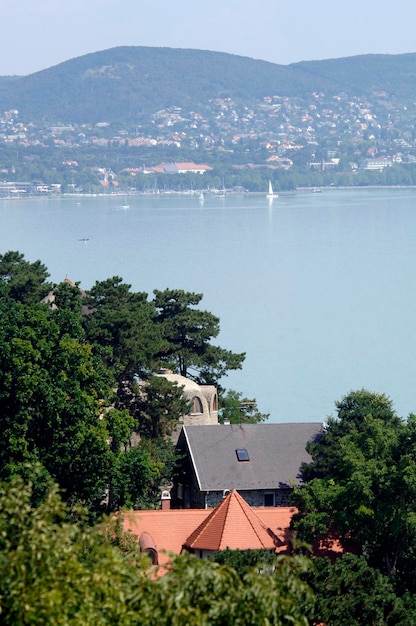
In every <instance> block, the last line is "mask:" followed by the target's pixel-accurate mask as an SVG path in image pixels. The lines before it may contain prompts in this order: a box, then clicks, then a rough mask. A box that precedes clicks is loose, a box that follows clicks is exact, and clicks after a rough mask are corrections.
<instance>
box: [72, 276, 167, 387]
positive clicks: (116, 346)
mask: <svg viewBox="0 0 416 626" xmlns="http://www.w3.org/2000/svg"><path fill="white" fill-rule="evenodd" d="M130 287H131V286H130V285H128V284H126V283H123V282H122V278H120V277H119V276H113V277H112V278H108V279H107V280H104V281H97V282H96V283H95V285H94V286H93V287H92V289H91V290H90V291H89V292H88V297H87V298H86V300H85V304H86V306H88V307H89V314H88V315H85V316H84V317H83V326H84V328H85V332H86V337H87V339H88V341H89V342H90V343H92V344H95V345H96V346H98V347H99V348H100V354H101V355H102V358H103V360H104V362H105V363H106V365H107V367H109V368H110V369H111V370H112V372H113V374H114V376H115V377H116V378H117V379H118V380H119V381H122V380H127V381H131V380H132V379H133V378H134V376H135V375H137V374H140V373H142V372H148V371H149V370H152V369H153V367H154V363H153V358H154V355H155V353H156V352H157V350H158V349H159V348H160V344H161V339H160V336H159V334H158V328H157V326H156V325H155V324H154V317H155V309H154V306H153V305H152V304H151V303H149V302H148V301H147V294H145V293H141V292H137V293H135V292H132V291H131V290H130Z"/></svg>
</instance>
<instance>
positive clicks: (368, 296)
mask: <svg viewBox="0 0 416 626" xmlns="http://www.w3.org/2000/svg"><path fill="white" fill-rule="evenodd" d="M124 204H128V205H129V206H128V208H122V205H124ZM84 237H85V238H88V241H86V242H84V241H80V239H81V238H84ZM7 250H19V251H20V252H23V253H24V255H25V257H26V259H28V260H30V261H34V260H35V259H38V258H39V259H41V261H42V262H43V263H45V265H46V266H47V267H48V269H49V272H50V274H51V279H52V280H53V281H55V282H59V281H61V280H62V279H64V278H65V277H66V276H68V277H69V278H71V279H72V280H76V281H80V282H81V286H82V287H84V288H86V289H88V288H89V287H91V286H92V285H93V283H94V282H95V280H102V279H105V278H108V277H110V276H114V275H118V276H121V277H122V278H123V279H124V280H125V281H126V282H128V283H130V284H131V285H132V287H133V289H134V290H136V291H146V292H147V293H149V295H151V294H152V292H153V289H165V288H179V289H185V290H188V291H196V292H199V293H203V294H204V298H203V300H202V303H201V306H202V307H203V308H205V309H207V310H209V311H211V312H212V313H215V314H216V315H218V316H219V317H220V320H221V335H220V337H219V338H218V344H219V345H221V346H222V347H225V348H228V349H231V350H233V351H236V352H240V351H245V352H246V353H247V357H246V361H245V364H244V369H243V370H242V371H239V372H235V373H231V374H230V375H229V376H228V378H226V379H225V380H224V384H225V386H226V387H227V388H231V389H236V390H238V391H242V392H243V393H244V395H246V396H248V397H255V398H256V399H257V401H258V405H259V408H260V410H261V411H263V412H266V413H270V421H273V422H291V421H320V420H324V419H325V418H326V417H327V416H328V415H329V414H333V413H334V402H335V401H336V400H339V399H341V397H342V396H343V395H345V394H346V393H348V392H349V391H350V390H351V389H360V388H362V387H365V388H367V389H369V390H372V391H377V392H384V393H386V394H387V395H389V396H390V397H391V399H392V400H393V403H394V406H395V408H396V410H397V412H398V413H399V415H401V416H403V417H406V416H407V415H408V414H409V413H410V412H412V411H415V412H416V385H415V382H416V285H415V282H416V272H415V270H416V190H414V189H387V190H386V189H382V190H381V189H374V190H359V191H357V190H345V191H340V190H328V191H323V192H322V193H318V194H313V193H307V192H305V193H297V194H293V195H282V196H280V197H279V198H278V199H276V200H274V201H273V204H272V205H269V203H268V201H267V199H266V198H265V196H263V197H262V196H251V197H248V196H229V197H227V198H226V199H223V200H220V199H216V198H206V200H205V202H204V204H203V205H201V204H200V203H199V201H198V198H197V197H193V196H181V197H178V196H175V197H137V198H136V197H130V198H127V199H126V198H119V197H109V198H101V197H86V198H82V197H81V198H80V197H65V198H60V199H28V200H18V201H17V200H14V201H12V200H10V201H8V200H2V201H0V252H5V251H7Z"/></svg>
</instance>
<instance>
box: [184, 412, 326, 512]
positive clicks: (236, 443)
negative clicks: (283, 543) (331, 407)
mask: <svg viewBox="0 0 416 626" xmlns="http://www.w3.org/2000/svg"><path fill="white" fill-rule="evenodd" d="M321 434H322V424H321V423H315V422H308V423H287V424H218V425H207V426H203V425H199V426H192V425H185V426H183V428H182V430H181V433H180V435H179V439H178V443H177V449H178V451H179V452H180V454H181V456H182V458H183V462H182V467H181V469H180V471H179V473H178V477H177V479H176V480H175V483H174V487H173V490H172V501H173V507H174V508H181V507H182V508H187V507H191V508H208V507H212V506H215V505H216V504H218V502H220V501H221V500H222V498H223V495H224V494H226V493H228V491H231V490H233V489H236V490H237V491H238V492H239V493H240V495H241V496H242V497H243V498H244V499H245V500H246V502H247V503H248V504H250V505H251V506H265V507H281V506H288V505H289V504H290V494H291V492H292V488H293V486H294V485H299V484H301V483H302V476H301V473H300V468H301V465H302V463H308V462H310V461H311V457H310V455H309V454H308V453H307V452H306V444H307V443H308V442H309V441H313V440H316V439H317V438H319V437H320V436H321Z"/></svg>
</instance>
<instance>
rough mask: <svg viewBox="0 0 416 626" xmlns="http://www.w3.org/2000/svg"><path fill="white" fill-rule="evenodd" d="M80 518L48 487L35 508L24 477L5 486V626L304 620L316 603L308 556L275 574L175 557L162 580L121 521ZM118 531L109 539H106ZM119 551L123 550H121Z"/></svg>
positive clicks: (1, 571)
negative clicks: (307, 578)
mask: <svg viewBox="0 0 416 626" xmlns="http://www.w3.org/2000/svg"><path fill="white" fill-rule="evenodd" d="M78 515H79V521H78V522H76V523H74V521H73V519H71V517H70V515H69V511H68V509H67V508H66V507H65V506H64V504H63V503H62V500H61V499H60V498H59V496H58V495H57V493H56V490H55V488H54V487H53V486H50V489H49V493H48V495H47V497H46V499H44V501H43V502H42V503H41V504H40V505H39V506H38V507H37V508H35V507H34V506H33V490H32V486H31V485H30V484H25V483H24V482H23V481H22V480H21V479H13V480H12V481H11V483H9V484H0V620H1V623H2V624H5V625H6V626H34V625H36V624H39V625H42V626H43V625H44V624H55V625H56V626H70V625H74V626H79V625H80V624H102V625H103V626H105V625H106V624H108V625H110V624H111V626H114V625H119V626H122V625H125V626H132V625H135V624H137V625H139V624H141V625H142V624H146V625H149V626H153V625H154V626H156V625H157V626H164V625H166V626H171V625H176V626H181V625H183V626H185V625H188V624H192V625H195V626H208V624H214V623H215V624H218V625H224V626H226V625H228V624H229V625H230V626H231V625H232V626H235V625H239V624H240V625H242V626H243V625H247V626H249V625H253V626H254V625H255V626H257V625H258V624H271V625H272V624H274V625H276V626H278V625H282V626H283V625H285V624H287V625H289V624H290V625H295V626H306V625H307V623H308V622H307V619H306V617H305V611H307V610H308V608H310V607H311V605H312V594H311V592H310V590H309V587H308V586H307V584H306V583H305V582H303V581H302V580H301V578H300V576H301V574H302V573H303V572H304V571H305V569H306V565H305V561H304V559H302V558H299V557H294V558H290V557H287V558H284V559H277V560H276V561H275V569H274V571H273V572H269V573H266V572H259V571H258V570H256V569H255V568H254V569H253V568H251V569H249V570H248V571H247V572H246V573H245V574H244V575H243V576H242V577H240V576H238V575H237V573H236V572H235V570H233V568H232V567H228V566H225V565H219V564H218V563H214V562H212V561H202V560H198V559H196V558H195V557H192V556H186V555H183V556H181V557H177V558H176V559H175V560H174V561H173V563H172V566H171V568H170V570H169V571H168V572H167V573H166V574H165V575H164V576H163V577H162V578H159V579H155V578H154V577H152V576H151V573H150V572H149V569H148V567H149V563H148V562H147V561H146V560H144V559H143V558H142V557H141V555H140V553H139V550H138V544H137V543H135V542H131V541H130V540H129V537H128V536H127V537H126V536H124V537H123V536H120V535H119V533H118V532H117V527H114V526H113V525H108V523H106V524H103V525H102V526H101V527H98V528H90V527H88V526H86V525H85V523H84V522H83V521H82V516H81V511H78ZM109 537H110V540H108V538H109ZM120 548H121V549H120Z"/></svg>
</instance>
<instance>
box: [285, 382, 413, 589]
mask: <svg viewBox="0 0 416 626" xmlns="http://www.w3.org/2000/svg"><path fill="white" fill-rule="evenodd" d="M337 409H338V417H337V418H336V419H333V418H332V419H330V420H329V421H328V426H327V428H326V430H325V433H324V435H323V437H322V439H320V440H318V441H316V442H314V443H311V444H308V451H309V452H310V454H311V456H312V463H311V464H309V465H307V466H305V467H304V468H303V470H304V475H305V478H306V484H305V485H304V486H303V487H300V488H297V489H295V492H294V496H293V504H295V505H296V506H297V507H298V508H299V514H298V515H296V516H295V517H294V527H295V528H296V529H297V531H298V533H299V534H300V536H301V538H303V539H305V540H306V541H308V542H313V541H314V540H317V539H320V538H322V537H324V536H326V534H327V533H328V532H329V531H335V532H336V533H339V535H340V537H341V539H342V540H345V541H349V542H351V541H353V542H356V543H357V544H358V545H359V546H360V547H361V549H362V551H363V554H364V555H365V557H366V559H367V562H368V563H369V564H370V565H372V566H375V567H377V568H378V569H380V571H383V572H385V573H386V574H387V575H388V576H395V577H396V579H398V580H401V581H402V583H404V579H405V578H406V576H404V572H405V571H406V572H407V574H408V573H409V570H408V568H409V566H410V562H411V559H410V557H411V555H413V554H414V551H415V547H416V461H415V458H416V457H415V451H416V418H415V417H414V416H410V417H409V419H408V421H407V422H405V421H403V420H401V419H400V418H398V417H397V415H396V414H395V412H394V410H393V408H392V403H391V401H390V400H389V398H387V397H386V396H385V395H383V394H375V393H370V392H368V391H365V390H361V391H355V392H351V393H350V394H349V395H347V396H345V397H344V398H343V399H342V400H341V401H340V402H338V403H337ZM413 567H414V566H413ZM412 580H413V577H410V578H409V577H408V580H407V582H406V583H405V584H407V585H409V584H413V583H412Z"/></svg>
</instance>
